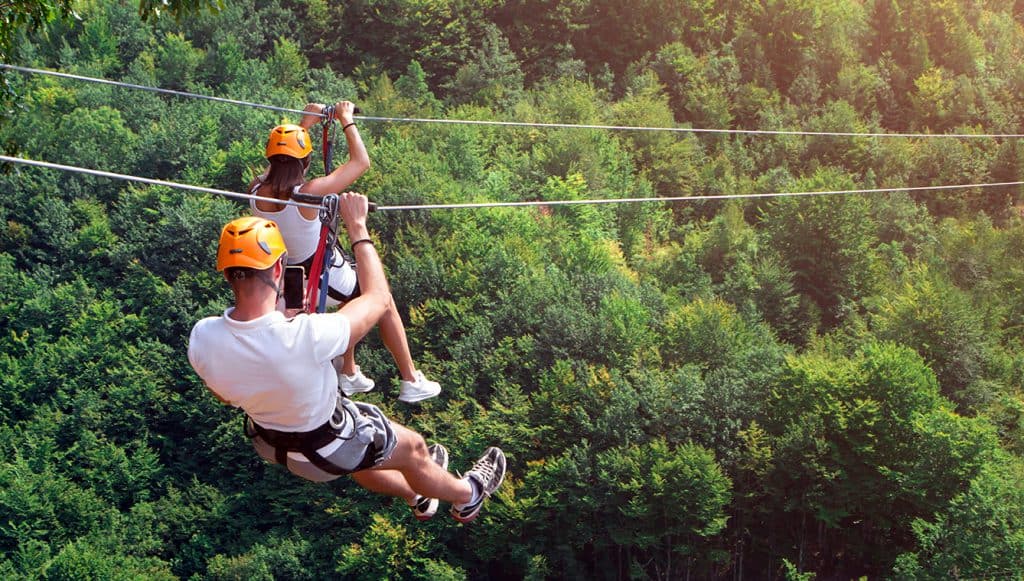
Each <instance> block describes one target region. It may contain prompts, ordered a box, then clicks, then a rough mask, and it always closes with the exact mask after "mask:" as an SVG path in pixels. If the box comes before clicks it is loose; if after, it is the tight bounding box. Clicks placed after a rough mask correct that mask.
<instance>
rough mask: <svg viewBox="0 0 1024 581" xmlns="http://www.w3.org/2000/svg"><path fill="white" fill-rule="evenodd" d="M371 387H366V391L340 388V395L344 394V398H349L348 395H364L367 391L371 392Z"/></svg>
mask: <svg viewBox="0 0 1024 581" xmlns="http://www.w3.org/2000/svg"><path fill="white" fill-rule="evenodd" d="M373 387H374V386H370V387H368V388H366V389H345V388H344V387H343V388H341V393H343V394H345V395H346V396H350V395H355V394H357V393H366V392H368V391H373Z"/></svg>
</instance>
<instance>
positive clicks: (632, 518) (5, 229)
mask: <svg viewBox="0 0 1024 581" xmlns="http://www.w3.org/2000/svg"><path fill="white" fill-rule="evenodd" d="M19 10H21V11H22V12H21V13H19V12H18V11H19ZM12 11H14V12H12ZM12 14H13V16H12ZM0 15H2V16H3V24H0V56H2V58H3V59H4V60H5V62H7V63H9V64H15V65H20V66H25V67H33V68H41V69H49V70H55V71H63V72H67V73H74V74H78V75H85V76H90V77H97V78H103V79H111V80H118V81H123V82H125V83H133V84H138V85H145V86H151V87H162V88H167V89H174V90H180V91H187V92H191V93H197V94H203V95H212V96H219V97H224V98H230V99H236V100H242V101H248V102H254V103H262V104H269V105H274V106H278V107H284V108H291V109H302V107H303V106H304V105H305V104H306V103H307V102H309V101H314V102H321V103H333V102H335V101H339V100H342V99H346V100H351V101H354V102H355V103H356V104H357V105H358V106H359V107H360V108H361V110H362V112H363V115H366V116H379V117H389V118H418V119H451V120H474V121H511V122H528V123H552V124H554V123H557V124H569V125H609V126H629V127H654V128H691V129H694V128H696V129H736V130H763V131H766V132H770V131H782V132H806V133H807V134H795V133H781V134H771V133H762V134H752V133H701V132H692V131H691V132H681V131H673V132H669V131H638V130H608V129H588V128H579V127H565V128H551V127H543V126H501V125H486V124H466V123H452V124H439V123H426V122H401V121H387V122H384V121H373V120H359V121H358V123H359V127H360V131H361V133H362V135H363V139H364V140H365V141H366V143H367V148H368V151H369V154H370V158H371V160H372V163H373V167H372V168H371V169H370V171H369V172H367V173H366V174H365V175H364V176H363V177H362V178H361V179H360V180H359V181H358V182H357V183H356V184H355V187H354V189H356V190H358V191H360V192H363V193H365V194H366V195H367V196H369V197H370V198H371V199H372V200H373V201H375V202H376V203H378V204H381V205H423V204H449V203H467V202H512V201H540V202H543V201H550V202H554V201H563V200H594V199H602V200H603V199H614V198H645V199H647V198H649V199H650V201H648V202H643V203H618V204H580V205H566V206H562V205H542V206H533V207H506V208H484V209H445V210H424V209H418V210H417V209H413V210H407V211H394V212H378V213H375V214H372V215H371V217H370V227H371V229H372V231H373V234H374V237H375V238H376V239H377V240H378V248H379V249H380V252H381V255H382V258H383V260H384V263H385V268H386V270H387V272H388V275H389V279H390V283H391V286H392V290H393V293H394V296H395V299H396V302H397V304H398V305H399V308H400V309H401V313H402V316H403V319H404V321H405V322H406V327H407V331H408V335H409V341H410V344H411V346H412V350H413V355H414V357H415V359H416V361H417V363H418V364H419V365H420V366H421V367H422V368H423V369H425V370H426V371H427V372H428V374H429V375H430V376H431V377H433V378H435V379H438V380H439V381H440V382H441V384H442V387H443V392H442V394H441V396H440V397H438V398H435V399H432V400H428V401H425V402H423V403H422V404H420V405H407V404H404V403H401V402H398V401H397V400H396V395H397V387H398V376H397V374H396V368H395V366H394V363H393V360H392V358H391V356H390V355H389V354H388V352H387V351H386V350H385V349H384V348H383V346H382V344H381V342H380V339H379V337H378V335H377V334H376V333H372V334H371V335H370V336H369V337H368V338H367V340H366V341H364V342H363V343H362V344H361V345H360V347H359V351H358V357H359V361H360V365H361V366H362V368H363V370H364V372H365V373H366V374H367V375H368V376H369V377H371V378H374V379H375V380H376V381H377V385H378V389H376V390H375V391H373V392H370V393H368V394H360V395H359V396H357V398H358V399H360V400H362V401H367V402H370V403H374V404H376V405H379V406H381V408H382V409H384V410H385V411H386V412H387V413H388V415H389V416H390V417H392V418H394V419H395V420H396V421H398V422H400V423H403V424H405V425H408V426H410V427H412V428H414V429H416V430H418V431H419V432H421V433H422V434H424V436H425V437H426V438H427V440H428V441H429V442H441V443H443V444H445V445H446V446H447V447H448V448H449V449H450V450H451V451H452V468H453V469H456V470H465V469H466V468H468V466H469V464H470V463H471V462H472V461H473V460H474V459H475V458H476V455H477V454H478V452H479V451H480V450H482V449H483V448H484V447H485V446H487V445H498V446H500V447H501V448H502V449H503V450H504V451H505V453H506V454H507V456H508V460H509V475H508V477H507V478H506V480H505V483H504V485H503V486H502V488H501V489H500V490H499V492H498V493H497V494H496V495H495V497H494V498H492V499H491V500H490V501H489V503H488V504H487V505H486V506H485V508H484V511H483V513H482V515H481V517H480V518H479V519H477V521H476V522H474V523H472V524H469V525H460V524H458V523H456V522H455V521H454V520H452V519H451V518H450V517H448V516H447V514H446V513H445V511H446V509H447V507H445V506H442V510H441V511H439V514H438V516H436V517H434V518H433V519H432V520H430V521H428V522H425V523H419V522H417V521H416V520H415V519H414V518H413V516H412V514H411V513H410V511H409V509H408V507H407V506H405V504H404V503H403V502H402V501H401V500H390V499H386V498H384V497H380V496H377V495H374V494H372V493H369V492H367V491H364V490H363V489H361V488H359V487H358V486H356V485H355V484H354V482H352V481H351V480H350V479H347V478H342V479H339V480H336V481H334V482H332V483H328V484H314V483H310V482H305V481H303V480H301V479H299V478H296V477H294V476H292V475H291V474H288V473H287V472H286V471H285V470H282V469H281V468H280V467H279V466H274V465H269V464H266V463H264V462H263V461H262V460H260V458H259V457H258V456H257V455H256V454H255V453H254V452H253V450H252V448H251V445H250V443H249V441H248V440H247V438H246V437H245V436H244V435H243V431H242V412H240V411H239V410H236V409H232V408H230V407H227V406H224V405H222V404H220V402H218V401H217V400H216V398H215V397H213V395H212V394H210V393H209V392H208V390H207V389H206V388H205V386H204V385H203V384H202V382H201V381H200V380H199V378H198V377H197V376H196V375H195V373H194V372H193V370H192V368H191V367H190V366H189V364H188V360H187V358H186V347H187V340H188V335H189V331H190V329H191V327H192V325H193V324H194V323H195V322H196V321H197V320H199V319H200V318H202V317H205V316H210V315H217V314H220V313H222V312H223V310H224V309H225V307H226V306H227V305H228V304H229V301H230V298H231V295H230V289H229V287H228V286H227V285H226V284H225V282H224V280H223V278H222V277H221V276H220V275H219V273H217V272H216V271H215V270H214V256H215V252H216V244H217V236H218V234H219V231H220V228H221V226H222V225H223V224H224V223H225V222H227V221H228V220H230V219H231V218H234V217H236V216H239V215H242V214H243V213H245V212H247V208H246V206H245V205H244V204H243V203H241V202H239V201H237V200H232V199H229V198H226V197H222V196H215V195H210V194H202V193H195V192H185V191H180V190H176V189H173V188H167V187H161V186H153V185H144V184H137V183H134V184H133V183H130V182H125V181H121V180H115V179H108V178H102V177H95V176H89V175H82V174H77V173H73V172H62V171H57V170H53V169H41V168H35V167H30V166H25V165H19V164H3V166H2V167H0V189H2V191H4V195H3V196H0V578H9V579H156V580H170V579H191V580H229V579H245V580H261V579H267V580H269V579H295V580H303V579H309V580H314V579H329V578H340V579H366V580H379V579H429V580H459V579H467V580H468V579H531V580H538V579H654V580H669V579H680V580H691V579H722V580H736V581H739V580H749V579H767V580H782V579H786V580H791V581H798V580H800V581H805V580H811V579H819V580H822V579H856V578H865V579H1019V578H1021V577H1022V576H1024V292H1022V291H1024V260H1022V259H1024V219H1022V212H1024V190H1022V188H1021V186H1019V185H1010V186H1001V187H984V186H985V184H992V183H1005V182H1020V181H1022V180H1024V148H1022V145H1021V142H1020V135H1019V134H1022V133H1024V118H1022V114H1021V110H1022V107H1021V104H1022V103H1024V1H1022V0H1015V1H1012V2H1011V1H1005V0H823V1H822V0H636V1H634V2H628V3H627V2H619V1H615V0H507V1H505V2H499V1H498V0H480V1H469V0H430V1H425V0H356V1H352V2H345V1H343V2H334V3H330V2H325V1H324V0H224V1H223V2H216V3H214V2H200V1H199V0H182V1H180V2H179V1H172V2H170V3H165V2H156V1H154V0H142V1H141V3H136V2H135V0H131V1H127V0H80V1H77V2H69V1H68V0H53V1H49V0H42V1H37V0H15V1H13V2H10V3H5V4H3V5H0ZM2 75H3V76H2V80H3V83H2V85H3V93H4V95H3V97H2V103H3V107H4V111H3V113H2V114H0V144H2V149H3V152H4V154H6V155H17V156H23V157H25V158H29V159H36V160H42V161H46V162H51V163H59V164H68V165H74V166H81V167H86V168H93V169H98V170H104V171H109V172H117V173H123V174H129V175H134V176H142V177H147V178H154V179H161V180H169V181H174V182H179V183H185V184H194V185H199V186H203V187H208V188H218V189H224V190H229V191H234V192H243V191H244V190H245V188H246V185H247V184H248V183H249V180H250V179H251V178H252V177H253V176H254V175H256V174H257V173H259V172H261V171H262V170H263V168H264V164H265V160H264V159H263V145H264V143H265V139H266V135H267V131H268V130H269V128H270V127H272V126H273V125H275V124H277V123H279V122H282V121H286V120H287V121H292V122H294V121H297V119H296V118H295V116H289V115H287V114H283V113H281V112H277V111H271V110H265V109H259V108H252V107H246V106H239V105H234V104H226V103H220V102H213V101H207V100H199V99H189V98H183V97H176V96H172V95H166V94H157V93H152V92H146V91H140V90H132V89H129V88H123V87H116V86H110V85H102V84H96V83H87V82H80V81H75V80H69V79H62V78H56V77H52V76H45V75H37V74H25V73H21V72H17V71H11V70H7V71H3V73H2ZM828 133H843V134H845V135H826V134H828ZM851 134H853V135H851ZM868 134H870V135H868ZM879 134H885V135H879ZM893 134H902V135H893ZM943 136H945V137H943ZM316 147H317V151H319V147H320V144H319V143H317V144H316ZM346 155H347V153H346V152H345V151H344V147H340V151H338V152H337V153H336V155H335V159H336V160H337V159H344V158H345V157H346ZM315 157H316V156H314V158H315ZM322 171H323V168H322V165H321V164H320V162H314V166H313V173H317V172H322ZM930 186H964V187H955V188H952V189H941V190H927V189H910V190H907V189H905V188H924V187H930ZM864 189H871V190H878V191H876V192H873V193H857V194H843V195H828V196H777V197H775V196H763V194H770V193H785V192H818V191H849V190H864ZM687 196H701V197H702V199H694V200H678V199H677V200H674V201H658V200H657V198H680V197H687ZM708 196H711V198H710V199H708V198H707V197H708ZM726 196H727V197H726ZM716 197H722V199H714V198H716Z"/></svg>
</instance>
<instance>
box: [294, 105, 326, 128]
mask: <svg viewBox="0 0 1024 581" xmlns="http://www.w3.org/2000/svg"><path fill="white" fill-rule="evenodd" d="M325 107H326V106H325V105H321V104H320V103H309V104H307V105H306V108H305V109H303V111H306V112H307V113H314V115H306V114H303V115H302V120H301V121H299V125H301V126H302V128H303V129H305V130H307V131H308V130H309V128H310V127H312V126H314V125H316V124H317V123H319V122H320V119H322V118H323V112H324V108H325Z"/></svg>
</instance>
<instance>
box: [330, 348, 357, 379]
mask: <svg viewBox="0 0 1024 581" xmlns="http://www.w3.org/2000/svg"><path fill="white" fill-rule="evenodd" d="M339 359H340V364H339ZM333 363H334V369H335V370H336V371H338V372H339V373H344V374H345V375H348V376H349V377H351V376H353V375H355V374H356V346H355V344H352V345H349V346H348V351H345V353H344V355H342V356H341V357H340V358H339V357H335V358H334V361H333Z"/></svg>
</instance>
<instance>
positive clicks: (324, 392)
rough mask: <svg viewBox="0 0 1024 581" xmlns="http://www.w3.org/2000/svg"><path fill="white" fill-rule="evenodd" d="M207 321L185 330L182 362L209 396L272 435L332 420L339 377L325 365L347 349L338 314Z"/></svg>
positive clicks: (343, 325)
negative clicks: (239, 410)
mask: <svg viewBox="0 0 1024 581" xmlns="http://www.w3.org/2000/svg"><path fill="white" fill-rule="evenodd" d="M233 310H234V307H232V308H229V309H228V310H226V311H224V315H223V316H220V317H207V318H205V319H203V320H201V321H199V322H198V323H196V325H195V327H193V328H192V334H191V336H190V337H189V344H188V360H189V363H191V364H192V367H193V368H194V369H195V370H196V373H198V374H199V377H201V378H202V379H203V381H204V382H206V385H207V387H209V388H210V390H211V391H213V392H214V393H216V394H217V395H218V396H220V398H221V399H223V400H225V401H227V402H228V403H230V404H231V405H233V406H236V407H240V408H242V409H243V410H245V412H246V413H247V414H249V417H251V418H252V419H253V421H255V422H256V423H257V424H259V425H261V426H263V427H265V428H269V429H272V430H281V431H285V432H307V431H310V430H313V429H315V428H317V427H319V426H320V425H322V424H323V423H324V422H326V421H327V420H328V419H330V417H331V414H332V413H334V407H335V403H336V398H337V396H338V375H337V372H336V371H335V369H334V366H333V365H331V360H332V359H334V358H335V357H337V356H338V355H341V354H342V353H344V352H345V350H346V349H347V348H348V343H349V336H350V327H349V321H348V318H346V317H345V315H342V314H340V313H328V314H311V315H307V314H300V315H298V316H295V317H292V318H290V319H288V318H286V317H285V316H284V314H283V313H281V312H279V311H274V312H272V313H268V314H266V315H264V316H262V317H260V318H258V319H254V320H252V321H237V320H235V319H232V318H231V317H230V315H231V312H232V311H233Z"/></svg>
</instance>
